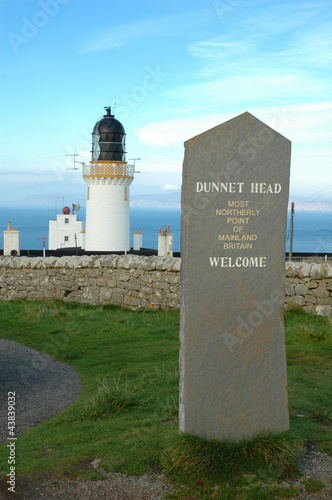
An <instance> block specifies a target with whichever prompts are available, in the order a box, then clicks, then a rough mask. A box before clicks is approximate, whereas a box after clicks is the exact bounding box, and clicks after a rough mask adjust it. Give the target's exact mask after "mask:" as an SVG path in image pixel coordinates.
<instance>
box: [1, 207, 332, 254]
mask: <svg viewBox="0 0 332 500" xmlns="http://www.w3.org/2000/svg"><path fill="white" fill-rule="evenodd" d="M57 213H61V211H60V210H58V212H57ZM55 214H56V211H55V210H54V209H53V210H52V209H45V208H41V207H40V206H30V207H29V206H28V207H27V206H25V207H23V206H0V248H1V249H3V231H5V230H6V229H7V223H8V221H10V222H11V223H12V227H16V229H17V230H18V231H20V232H21V233H20V247H21V250H41V249H42V248H43V243H42V241H43V238H48V222H49V220H51V219H54V218H55ZM79 219H81V220H85V209H81V210H80V211H79ZM168 224H169V225H170V228H171V233H172V234H174V240H173V247H174V251H175V252H179V251H180V247H181V242H180V226H181V209H180V208H147V207H144V208H141V207H132V208H131V209H130V234H131V246H133V233H134V232H135V231H137V230H139V231H141V232H142V233H143V245H142V246H143V248H152V249H157V248H158V233H159V228H162V229H163V228H166V226H167V225H168ZM289 226H290V213H288V215H287V230H286V249H285V250H286V251H288V248H289ZM46 248H48V245H47V240H46ZM293 252H295V253H297V252H299V253H308V252H309V253H311V252H312V253H332V212H324V211H319V212H314V211H298V212H296V213H295V216H294V235H293Z"/></svg>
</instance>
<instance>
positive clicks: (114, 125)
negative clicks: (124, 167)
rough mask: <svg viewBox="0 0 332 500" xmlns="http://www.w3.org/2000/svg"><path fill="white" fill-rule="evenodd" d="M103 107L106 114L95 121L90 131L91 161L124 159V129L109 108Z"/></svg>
mask: <svg viewBox="0 0 332 500" xmlns="http://www.w3.org/2000/svg"><path fill="white" fill-rule="evenodd" d="M105 109H106V115H104V116H103V118H102V119H101V120H99V121H98V122H97V123H96V125H95V126H94V128H93V131H92V161H125V159H126V133H125V129H124V127H123V125H122V123H120V122H119V121H118V120H116V119H115V118H114V115H112V114H111V108H110V107H106V108H105Z"/></svg>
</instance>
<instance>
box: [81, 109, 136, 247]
mask: <svg viewBox="0 0 332 500" xmlns="http://www.w3.org/2000/svg"><path fill="white" fill-rule="evenodd" d="M105 109H106V115H104V116H103V118H102V119H101V120H99V121H98V122H97V123H96V124H95V126H94V129H93V131H92V158H91V161H90V163H89V164H85V165H83V179H84V181H85V183H86V185H87V202H86V228H85V249H86V250H87V251H117V252H119V251H120V252H121V251H128V250H130V214H129V203H130V201H129V188H130V184H131V183H132V181H133V179H134V165H128V164H127V162H126V133H125V130H124V128H123V125H122V124H121V123H120V122H119V121H118V120H116V119H115V118H114V115H112V114H111V108H110V107H105Z"/></svg>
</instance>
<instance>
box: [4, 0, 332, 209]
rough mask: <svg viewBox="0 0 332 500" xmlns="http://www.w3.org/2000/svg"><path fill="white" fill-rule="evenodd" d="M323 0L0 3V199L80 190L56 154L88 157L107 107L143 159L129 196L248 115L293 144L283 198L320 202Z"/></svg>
mask: <svg viewBox="0 0 332 500" xmlns="http://www.w3.org/2000/svg"><path fill="white" fill-rule="evenodd" d="M331 7H332V6H331V1H330V0H326V1H320V0H317V1H306V0H301V1H297V0H293V1H283V0H278V1H272V0H251V1H249V0H248V1H244V0H242V1H241V0H212V1H206V0H190V1H187V0H181V1H175V0H167V1H164V0H140V1H139V2H138V1H137V0H136V1H134V0H122V1H121V2H119V1H113V0H37V1H35V0H2V1H1V0H0V8H1V61H2V62H1V68H0V69H1V73H2V74H1V96H0V99H1V114H0V116H1V118H0V127H1V130H0V132H1V139H2V141H1V143H2V146H1V179H0V182H1V187H0V204H3V203H12V204H22V205H25V204H28V203H29V204H35V203H45V204H46V203H48V204H54V199H55V198H56V197H57V196H63V195H64V196H65V197H66V199H68V203H69V202H72V201H76V200H77V199H78V198H79V199H80V200H83V199H84V197H85V184H84V182H83V181H82V178H81V174H80V170H67V169H66V168H67V167H69V166H71V165H72V162H73V160H72V158H71V157H66V155H68V154H71V153H79V154H80V157H79V160H80V161H88V160H89V159H90V153H89V152H90V150H91V145H90V143H91V131H92V128H93V126H94V124H95V122H96V121H97V120H98V119H99V118H100V117H101V116H102V114H103V113H104V106H108V105H110V106H112V111H114V114H115V116H116V118H117V119H119V120H120V121H121V122H122V123H123V125H124V127H125V129H126V133H127V151H128V154H127V159H130V158H135V157H139V158H141V160H139V161H137V162H136V167H137V170H139V171H140V172H141V173H140V174H137V175H136V178H135V180H134V182H133V184H132V188H131V195H132V197H135V196H136V197H137V196H138V197H139V196H143V195H149V194H154V193H164V194H166V193H169V195H170V196H172V195H173V194H174V193H178V192H179V188H180V185H181V173H182V161H183V154H184V149H183V142H184V141H185V140H187V139H189V138H190V137H193V136H194V135H197V134H199V133H201V132H204V131H205V130H207V129H209V128H211V127H213V126H216V125H218V124H220V123H222V122H224V121H225V120H228V119H230V118H233V117H235V116H237V115H238V114H240V113H243V112H244V111H249V112H250V113H252V114H254V115H255V116H256V117H257V118H259V119H261V120H262V121H264V122H265V123H266V124H268V125H270V126H272V127H273V128H274V129H275V130H277V131H278V132H280V133H281V134H283V135H284V136H286V137H287V138H288V139H290V140H291V141H292V169H291V198H294V199H297V200H300V199H302V198H306V197H307V196H309V195H311V194H312V193H315V192H316V191H319V190H323V191H321V194H320V195H317V197H319V198H320V201H321V202H325V201H326V202H331V196H332V194H331V193H332V141H331V131H332V127H331V125H332V118H331V117H332V98H331V94H332V81H331V76H332V69H331V68H332V66H331V63H332V8H331ZM328 186H330V188H328ZM309 200H310V198H309Z"/></svg>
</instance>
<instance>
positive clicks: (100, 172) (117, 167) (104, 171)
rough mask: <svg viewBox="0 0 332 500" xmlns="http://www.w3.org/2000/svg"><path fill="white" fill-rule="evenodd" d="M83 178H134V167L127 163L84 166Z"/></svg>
mask: <svg viewBox="0 0 332 500" xmlns="http://www.w3.org/2000/svg"><path fill="white" fill-rule="evenodd" d="M82 167H83V177H134V168H135V167H134V165H128V164H127V163H99V162H98V163H90V164H86V163H85V164H84V165H82Z"/></svg>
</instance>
